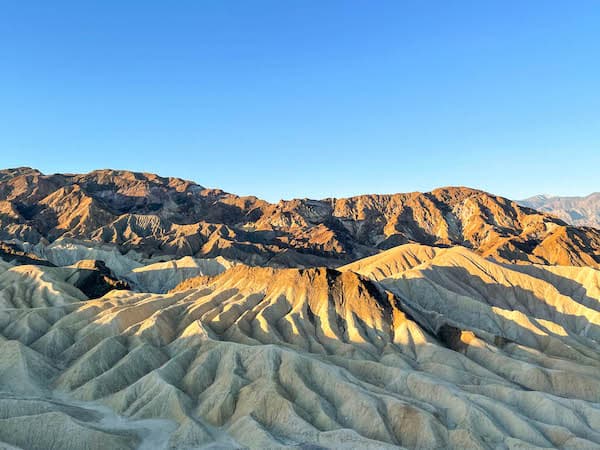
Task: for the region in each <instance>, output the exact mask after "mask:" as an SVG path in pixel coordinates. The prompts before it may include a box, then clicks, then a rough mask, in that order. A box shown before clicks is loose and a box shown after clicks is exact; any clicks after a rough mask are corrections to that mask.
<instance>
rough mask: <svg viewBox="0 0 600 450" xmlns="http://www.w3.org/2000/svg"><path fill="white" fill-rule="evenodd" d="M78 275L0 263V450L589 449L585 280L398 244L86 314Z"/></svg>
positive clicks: (594, 328) (591, 366)
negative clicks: (336, 261) (347, 260)
mask: <svg viewBox="0 0 600 450" xmlns="http://www.w3.org/2000/svg"><path fill="white" fill-rule="evenodd" d="M189 265H194V266H196V265H197V264H195V263H193V261H186V262H184V263H183V264H182V266H184V267H185V266H189ZM82 266H85V267H88V268H89V267H90V265H89V263H88V264H87V265H86V264H83V263H82V264H80V265H79V267H75V266H71V267H47V266H34V265H15V263H14V262H13V263H10V264H9V263H0V297H1V300H2V302H1V303H0V335H1V338H0V347H1V348H0V350H1V351H0V386H2V390H1V393H0V441H1V442H4V443H5V444H2V445H5V447H6V448H24V449H25V448H27V449H29V448H37V449H81V448H119V449H121V448H123V449H133V448H182V449H184V448H185V449H187V448H202V447H211V446H212V447H213V448H214V447H220V448H235V447H240V448H245V447H250V448H265V447H268V448H285V447H299V446H308V447H310V446H314V447H325V448H344V447H346V448H398V447H406V448H427V449H429V448H457V449H464V448H482V449H483V448H486V449H487V448H536V447H539V448H554V447H559V448H588V449H589V448H597V447H599V446H600V433H599V432H598V431H597V430H599V429H600V409H599V408H598V404H599V403H600V375H599V374H600V371H599V366H600V350H599V348H600V347H599V345H598V344H599V340H600V332H599V331H598V330H600V328H599V326H600V275H599V274H600V272H599V271H598V270H596V269H594V268H591V267H567V266H564V267H560V266H548V265H533V264H504V263H499V262H494V261H493V260H491V259H486V258H483V257H481V256H480V255H479V254H477V253H475V252H473V251H470V250H467V249H464V248H460V247H453V248H438V247H430V246H424V245H416V244H408V245H403V246H399V247H395V248H392V249H390V250H387V251H385V252H383V253H380V254H378V255H375V256H372V257H369V258H365V259H362V260H359V261H356V262H354V263H352V264H350V265H347V266H343V267H340V268H338V269H331V268H325V267H314V268H305V269H295V268H293V269H278V268H269V267H250V266H247V265H243V264H237V265H234V266H231V267H224V268H218V271H217V272H219V273H214V274H201V276H198V277H192V278H187V279H185V280H184V281H182V282H181V283H180V284H179V285H178V286H176V287H174V288H173V289H172V290H171V291H170V292H169V293H147V292H138V291H131V290H122V289H113V290H112V291H110V292H109V293H107V294H105V295H104V296H102V297H100V298H95V299H88V296H86V295H85V294H84V293H83V292H81V290H80V289H78V288H77V287H76V282H75V281H76V277H73V275H72V274H73V271H77V270H82V268H83V267H82ZM212 268H215V269H216V266H212ZM152 270H157V271H160V270H167V271H169V270H174V269H173V266H172V265H169V264H163V263H159V265H158V266H155V267H154V268H152ZM167 278H168V279H171V277H167ZM74 280H75V281H74Z"/></svg>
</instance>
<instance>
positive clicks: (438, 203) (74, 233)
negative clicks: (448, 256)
mask: <svg viewBox="0 0 600 450" xmlns="http://www.w3.org/2000/svg"><path fill="white" fill-rule="evenodd" d="M0 240H11V241H13V242H27V243H28V246H29V247H31V246H35V248H33V249H31V248H29V247H28V248H27V250H32V251H33V252H34V253H36V254H41V255H42V256H44V257H46V256H47V255H48V254H50V250H49V249H52V250H53V253H52V254H53V255H54V257H55V258H59V257H57V256H56V253H57V246H59V244H60V245H61V246H62V247H61V248H65V247H66V246H71V247H73V246H74V245H82V244H85V245H88V247H92V248H93V249H94V252H96V253H97V252H100V251H104V250H101V248H100V247H102V245H104V244H108V245H109V247H110V246H112V247H113V248H118V250H119V251H120V252H122V253H126V252H130V251H133V252H134V253H135V254H136V255H139V256H140V258H154V259H159V260H165V259H172V258H180V257H184V256H194V257H197V258H214V257H217V256H221V257H224V258H227V259H229V260H235V261H240V262H243V263H246V264H250V265H263V266H266V265H268V266H273V267H308V266H317V265H321V266H329V267H335V266H339V265H341V264H344V263H348V262H351V261H354V260H356V259H359V258H362V257H366V256H370V255H373V254H376V253H379V252H380V251H382V250H385V249H389V248H391V247H395V246H398V245H401V244H405V243H421V244H426V245H433V246H453V245H461V246H464V247H467V248H470V249H473V250H474V251H476V252H477V253H479V254H480V255H482V256H485V257H493V258H494V259H496V260H498V261H502V262H534V263H540V264H560V265H575V266H586V265H590V266H597V265H598V264H599V263H600V231H598V230H593V229H582V228H576V227H572V226H569V225H567V224H566V223H565V222H563V221H561V220H559V219H557V218H555V217H553V216H551V215H548V214H544V213H540V212H537V211H535V210H533V209H530V208H527V207H523V206H519V205H518V204H517V203H515V202H513V201H511V200H508V199H506V198H502V197H498V196H495V195H491V194H488V193H486V192H482V191H478V190H474V189H470V188H465V187H447V188H441V189H436V190H434V191H431V192H426V193H420V192H413V193H406V194H392V195H361V196H357V197H351V198H342V199H331V198H330V199H324V200H309V199H295V200H289V201H283V200H282V201H280V202H279V203H277V204H272V203H268V202H266V201H264V200H260V199H258V198H256V197H239V196H237V195H233V194H228V193H226V192H223V191H221V190H217V189H207V188H204V187H202V186H200V185H198V184H195V183H193V182H191V181H186V180H182V179H178V178H164V177H160V176H158V175H154V174H148V173H136V172H129V171H118V170H98V171H94V172H91V173H88V174H54V175H44V174H42V173H41V172H39V171H38V170H35V169H29V168H19V169H8V170H2V171H0ZM46 250H47V251H46ZM59 259H60V258H59ZM88 259H102V258H97V257H96V256H93V257H91V256H90V257H89V258H88ZM50 261H51V262H52V260H50ZM65 263H66V261H64V260H62V261H61V262H60V264H65ZM107 264H109V263H107ZM109 266H110V264H109ZM116 269H117V268H113V270H116Z"/></svg>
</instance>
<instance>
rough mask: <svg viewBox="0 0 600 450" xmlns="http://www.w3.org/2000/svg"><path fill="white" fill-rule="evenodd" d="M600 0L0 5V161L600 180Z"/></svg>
mask: <svg viewBox="0 0 600 450" xmlns="http://www.w3.org/2000/svg"><path fill="white" fill-rule="evenodd" d="M599 23H600V2H598V1H596V0H593V1H586V0H577V1H573V2H570V1H535V0H528V1H525V2H524V1H511V0H503V1H492V0H490V1H458V0H456V1H447V0H446V1H433V0H431V1H416V0H415V1H403V0H393V1H372V0H370V1H353V0H345V1H334V0H302V1H300V0H273V1H263V0H239V1H238V0H223V1H221V0H211V1H208V0H206V1H203V0H193V1H192V0H178V1H175V2H166V1H151V0H145V1H136V0H129V1H113V0H103V1H102V2H81V1H60V0H54V1H52V2H48V1H45V0H44V1H35V0H32V1H27V2H24V1H22V0H16V1H13V0H2V1H0V167H3V168H8V167H18V166H30V167H35V168H38V169H40V170H42V171H43V172H45V173H55V172H62V173H66V172H87V171H90V170H93V169H99V168H117V169H130V170H136V171H147V172H153V173H158V174H161V175H164V176H178V177H182V178H186V179H191V180H194V181H196V182H198V183H199V184H201V185H203V186H207V187H218V188H221V189H224V190H226V191H229V192H233V193H237V194H243V195H245V194H253V195H257V196H259V197H262V198H265V199H267V200H271V201H277V200H279V199H280V198H286V199H287V198H293V197H309V198H324V197H345V196H350V195H356V194H366V193H394V192H408V191H427V190H430V189H433V188H435V187H440V186H448V185H462V186H471V187H475V188H480V189H484V190H486V191H489V192H493V193H496V194H499V195H503V196H507V197H510V198H513V199H520V198H524V197H527V196H531V195H534V194H538V193H548V194H559V195H585V194H589V193H591V192H593V191H599V190H600V181H599V180H600V177H599V176H598V168H599V167H600V26H599Z"/></svg>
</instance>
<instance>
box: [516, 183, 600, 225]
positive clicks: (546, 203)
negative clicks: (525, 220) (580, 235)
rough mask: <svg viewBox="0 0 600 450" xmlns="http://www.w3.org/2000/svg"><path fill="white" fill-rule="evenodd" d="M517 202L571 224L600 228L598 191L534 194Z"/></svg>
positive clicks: (599, 193) (599, 198) (599, 196)
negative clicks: (582, 194)
mask: <svg viewBox="0 0 600 450" xmlns="http://www.w3.org/2000/svg"><path fill="white" fill-rule="evenodd" d="M519 203H520V204H522V205H525V206H528V207H530V208H535V209H538V210H540V211H543V212H547V213H550V214H553V215H555V216H557V217H559V218H560V219H561V220H564V221H565V222H567V223H569V224H571V225H575V226H589V227H594V228H599V229H600V192H593V193H591V194H589V195H586V196H556V195H535V196H533V197H529V198H526V199H524V200H520V201H519Z"/></svg>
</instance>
